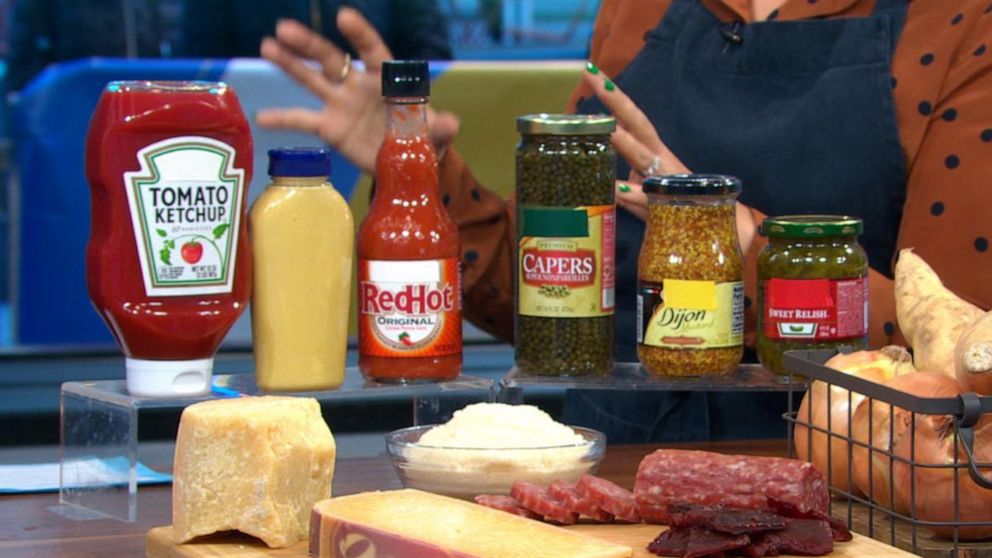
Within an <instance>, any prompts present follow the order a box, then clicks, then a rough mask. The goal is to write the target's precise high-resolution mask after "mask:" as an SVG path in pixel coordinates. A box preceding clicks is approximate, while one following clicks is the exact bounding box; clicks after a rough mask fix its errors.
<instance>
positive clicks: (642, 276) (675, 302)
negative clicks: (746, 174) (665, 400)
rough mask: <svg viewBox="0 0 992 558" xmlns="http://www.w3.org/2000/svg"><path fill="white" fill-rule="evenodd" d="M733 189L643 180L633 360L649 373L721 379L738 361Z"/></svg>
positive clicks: (739, 264)
mask: <svg viewBox="0 0 992 558" xmlns="http://www.w3.org/2000/svg"><path fill="white" fill-rule="evenodd" d="M740 187H741V185H740V181H739V180H738V179H736V178H734V177H730V176H719V175H669V176H658V177H650V178H648V179H646V180H645V181H644V192H645V193H647V194H648V200H649V201H648V217H647V230H646V231H645V234H644V242H643V243H642V244H641V251H640V256H639V258H638V275H637V276H638V291H637V296H638V298H637V320H638V327H637V356H638V358H639V359H640V361H641V364H642V365H643V366H644V368H646V369H647V370H648V371H649V372H650V373H651V374H655V375H662V376H704V375H724V374H730V373H731V372H733V371H734V370H735V369H736V368H737V365H738V364H739V363H740V360H741V357H742V356H743V337H744V283H743V267H744V266H743V258H742V257H741V251H740V245H739V244H738V240H737V225H736V220H735V211H734V203H735V199H736V197H737V195H738V193H739V192H740Z"/></svg>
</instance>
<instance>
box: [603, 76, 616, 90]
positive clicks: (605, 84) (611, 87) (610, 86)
mask: <svg viewBox="0 0 992 558" xmlns="http://www.w3.org/2000/svg"><path fill="white" fill-rule="evenodd" d="M603 87H605V88H606V90H607V91H613V90H614V89H616V88H617V86H616V85H613V82H612V81H610V80H609V79H606V80H604V81H603Z"/></svg>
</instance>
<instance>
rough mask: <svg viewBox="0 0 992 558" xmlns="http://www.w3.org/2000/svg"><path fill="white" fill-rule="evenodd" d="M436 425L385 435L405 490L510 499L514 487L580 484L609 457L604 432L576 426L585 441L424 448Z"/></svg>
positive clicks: (467, 496)
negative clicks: (425, 435)
mask: <svg viewBox="0 0 992 558" xmlns="http://www.w3.org/2000/svg"><path fill="white" fill-rule="evenodd" d="M435 426H438V425H435V424H427V425H422V426H413V427H410V428H403V429H400V430H394V431H393V432H390V433H389V434H386V450H387V451H388V452H389V455H390V457H392V459H393V467H394V468H395V469H396V474H397V475H398V476H399V478H400V481H401V482H402V483H403V486H405V487H407V488H417V489H420V490H424V491H428V492H434V493H436V494H444V495H446V496H454V497H457V498H463V499H472V498H473V497H475V496H477V495H479V494H509V493H510V487H511V486H513V483H514V481H518V480H524V481H529V482H532V483H534V484H538V485H541V486H547V485H548V484H550V483H551V482H552V481H554V480H558V479H564V480H567V481H572V482H574V481H576V480H578V478H579V477H580V476H582V475H583V474H585V473H590V474H591V473H595V472H596V468H597V467H598V466H599V462H600V461H602V459H603V455H604V454H605V453H606V436H605V435H604V434H603V433H602V432H598V431H596V430H592V429H589V428H582V427H580V426H572V427H570V428H572V430H574V431H575V433H577V434H579V435H580V436H582V438H583V441H582V442H580V443H576V444H568V445H562V446H550V447H526V448H455V447H439V446H426V445H423V444H420V443H418V442H419V441H420V436H421V435H422V434H423V433H424V432H427V431H428V430H430V429H431V428H434V427H435Z"/></svg>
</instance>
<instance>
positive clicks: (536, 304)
mask: <svg viewBox="0 0 992 558" xmlns="http://www.w3.org/2000/svg"><path fill="white" fill-rule="evenodd" d="M521 221H522V223H521V229H520V230H521V234H520V241H519V242H520V245H519V250H518V259H517V279H518V281H517V285H518V304H519V307H518V311H519V312H520V314H521V315H523V316H539V317H549V318H588V317H600V316H609V315H612V314H613V305H614V304H613V289H614V283H615V277H614V273H615V264H614V243H615V234H616V233H615V229H616V210H615V208H614V206H612V205H600V206H588V207H576V208H558V207H535V206H524V207H521Z"/></svg>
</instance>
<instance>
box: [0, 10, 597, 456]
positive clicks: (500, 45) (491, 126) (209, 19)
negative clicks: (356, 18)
mask: <svg viewBox="0 0 992 558" xmlns="http://www.w3.org/2000/svg"><path fill="white" fill-rule="evenodd" d="M341 5H351V6H353V7H355V8H357V9H359V10H360V11H362V12H363V13H364V14H365V15H366V17H367V18H368V19H369V20H370V21H371V22H372V23H373V24H374V25H375V26H376V27H377V29H378V30H379V31H380V34H381V35H383V37H384V39H385V40H386V42H387V44H388V46H389V47H390V48H391V49H392V50H393V52H394V54H395V55H396V56H397V57H398V58H425V59H430V60H431V61H432V64H431V68H432V78H433V79H434V85H433V87H432V103H433V104H435V105H436V106H438V107H439V108H443V109H447V110H452V111H454V112H456V113H457V114H459V116H460V117H461V119H462V133H461V134H460V136H459V138H458V140H457V142H456V146H457V147H458V148H459V149H460V150H461V151H462V152H463V154H464V155H465V157H466V159H467V160H468V161H469V162H470V164H471V166H472V169H473V171H474V172H475V174H476V176H477V177H478V178H479V179H480V182H481V183H482V184H484V185H486V186H487V187H490V188H491V189H493V190H495V191H497V192H501V193H509V192H510V191H512V189H513V172H514V171H513V169H514V162H513V159H514V148H515V144H516V141H517V138H518V137H519V136H518V135H517V132H516V130H515V126H514V117H515V116H517V115H519V114H525V113H531V112H542V111H552V112H555V111H561V110H562V109H563V108H564V107H565V104H566V100H567V97H568V93H569V92H570V90H571V88H572V87H573V86H574V84H575V83H576V82H577V79H578V75H579V73H580V72H581V68H582V65H583V61H584V60H585V58H586V56H587V48H588V40H589V37H590V34H591V30H592V23H593V20H594V19H595V15H596V12H597V10H598V8H599V0H0V84H2V91H3V97H2V99H3V103H0V445H4V444H23V443H38V442H52V441H54V440H56V439H57V438H54V436H57V420H58V414H57V410H58V393H59V391H58V388H59V385H61V383H62V382H65V381H81V380H102V379H120V378H123V375H124V372H123V358H121V354H120V351H119V349H118V348H117V347H116V345H115V344H114V342H113V339H112V337H111V336H110V333H109V331H108V330H107V328H106V326H105V325H104V324H103V322H102V321H101V320H100V319H99V317H98V316H97V314H96V312H94V310H93V308H92V306H91V305H90V303H89V298H88V295H87V292H86V281H85V246H86V241H87V238H88V235H89V219H90V215H89V213H90V207H89V203H90V199H89V188H88V185H87V183H86V180H85V176H84V174H83V156H84V152H83V143H84V139H85V134H86V128H87V126H88V122H89V117H90V114H91V113H92V110H93V108H94V107H95V104H96V101H97V98H98V97H99V94H100V92H101V91H102V89H103V87H104V86H105V84H106V83H107V82H108V81H111V80H115V79H207V80H223V81H226V82H228V83H229V84H230V85H231V86H232V87H233V88H234V89H235V91H236V92H237V94H238V96H239V98H240V99H241V102H242V105H243V107H244V110H245V113H246V115H247V116H248V118H249V120H251V116H252V114H253V113H254V111H256V110H257V109H259V108H261V107H265V106H295V105H302V106H311V107H317V106H319V105H318V103H317V101H316V100H315V99H313V98H312V97H311V96H310V95H309V93H308V92H306V91H305V90H303V89H302V88H300V87H299V86H297V85H296V84H295V83H293V82H291V81H290V80H288V79H286V78H285V77H284V76H282V75H281V73H280V72H279V71H278V70H276V69H275V68H274V67H272V66H271V65H269V64H268V63H266V62H264V61H262V60H260V59H258V58H257V56H258V45H259V42H260V40H261V39H262V37H263V36H265V35H270V34H272V32H273V29H274V26H275V23H276V21H277V20H278V19H279V18H282V17H292V18H295V19H298V20H301V21H303V22H304V23H306V24H307V25H309V26H310V27H312V28H314V29H317V30H320V31H321V33H323V34H324V35H325V36H327V37H328V38H330V39H331V40H333V41H335V42H340V41H341V37H340V35H339V34H337V31H336V29H335V25H334V17H335V13H336V11H337V9H338V7H339V6H341ZM252 133H253V137H254V140H255V169H256V172H255V176H254V179H253V180H252V183H251V187H250V190H249V202H251V201H252V200H253V199H254V197H255V196H257V195H258V193H259V192H260V191H261V190H262V189H264V187H265V184H266V183H267V182H268V177H267V176H266V175H265V168H266V150H267V149H268V148H270V147H275V146H282V145H318V144H319V142H318V140H317V139H316V138H313V137H310V136H305V135H302V134H291V133H286V132H280V133H276V132H271V131H266V130H261V129H258V128H257V127H254V126H253V129H252ZM332 182H333V183H334V185H335V186H336V187H337V188H338V190H339V191H341V192H342V193H343V194H344V195H346V196H347V197H348V198H349V200H350V202H351V205H352V210H353V212H354V213H355V218H356V222H357V221H359V220H360V219H361V218H362V217H363V216H364V213H365V211H366V210H367V202H368V197H369V179H368V177H364V176H362V175H361V174H360V173H359V172H358V171H357V169H355V168H354V167H352V166H351V165H350V164H348V163H347V162H346V161H344V160H340V159H339V160H335V164H334V172H333V175H332ZM107 257H113V255H112V254H108V255H107ZM352 306H353V307H354V304H353V305H352ZM248 318H249V313H248V312H246V313H245V315H244V316H243V317H242V319H241V320H240V321H239V322H238V324H237V325H236V326H235V327H234V328H233V329H232V331H231V332H230V333H229V335H228V337H227V339H226V341H225V343H224V345H223V346H222V348H221V352H222V353H227V358H225V357H224V355H223V354H222V356H221V358H218V361H217V362H218V364H217V366H216V368H215V371H216V372H217V373H235V372H250V371H251V370H252V363H251V354H250V349H251V328H250V321H249V319H248ZM352 331H354V330H352ZM465 335H466V343H478V344H487V343H492V340H491V339H489V338H488V337H487V336H486V335H485V334H483V333H481V332H479V331H478V330H475V329H474V328H472V327H471V326H469V325H468V324H466V333H465ZM495 354H496V355H497V357H494V359H495V360H492V361H491V362H489V361H487V363H488V364H486V365H485V366H489V367H490V368H492V370H493V372H492V373H493V374H494V377H496V378H498V377H500V375H501V374H502V373H503V372H505V371H506V370H508V369H509V366H510V365H511V364H512V351H508V350H505V349H503V350H500V351H499V352H498V353H495ZM487 370H488V369H487Z"/></svg>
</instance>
